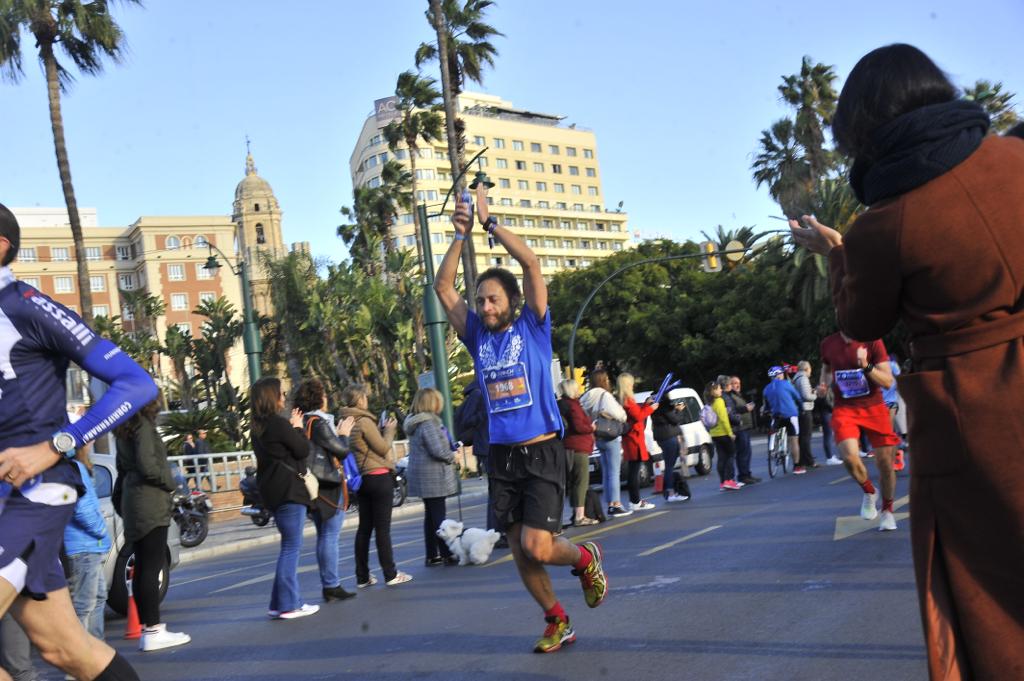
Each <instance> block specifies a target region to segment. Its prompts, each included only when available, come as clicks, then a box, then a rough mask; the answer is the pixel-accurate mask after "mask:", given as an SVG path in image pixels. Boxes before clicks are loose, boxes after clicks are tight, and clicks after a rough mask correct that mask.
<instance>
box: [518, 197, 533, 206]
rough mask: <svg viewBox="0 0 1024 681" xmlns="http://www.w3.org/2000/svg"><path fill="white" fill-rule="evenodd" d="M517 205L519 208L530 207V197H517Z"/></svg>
mask: <svg viewBox="0 0 1024 681" xmlns="http://www.w3.org/2000/svg"><path fill="white" fill-rule="evenodd" d="M519 207H520V208H532V207H533V204H532V203H531V202H530V199H519Z"/></svg>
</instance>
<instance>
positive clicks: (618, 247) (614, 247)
mask: <svg viewBox="0 0 1024 681" xmlns="http://www.w3.org/2000/svg"><path fill="white" fill-rule="evenodd" d="M612 250H613V251H621V250H622V244H620V243H619V242H618V241H616V242H614V243H612Z"/></svg>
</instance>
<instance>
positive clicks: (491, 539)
mask: <svg viewBox="0 0 1024 681" xmlns="http://www.w3.org/2000/svg"><path fill="white" fill-rule="evenodd" d="M462 528H463V525H462V523H460V522H459V521H458V520H451V519H448V520H445V521H444V522H442V523H441V527H439V528H438V530H437V536H438V537H440V538H441V539H443V540H444V543H445V544H447V545H448V548H449V549H450V550H451V552H452V555H455V556H457V557H458V559H459V565H483V564H484V563H486V562H487V559H488V558H489V557H490V555H491V551H493V550H494V545H495V544H496V543H498V540H499V539H500V538H501V535H500V534H498V533H497V532H495V531H494V530H481V529H479V528H476V527H471V528H469V529H468V530H464V529H462Z"/></svg>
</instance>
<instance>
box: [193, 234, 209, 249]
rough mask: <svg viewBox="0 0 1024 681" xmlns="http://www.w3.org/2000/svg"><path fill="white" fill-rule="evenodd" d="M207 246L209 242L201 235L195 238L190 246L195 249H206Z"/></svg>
mask: <svg viewBox="0 0 1024 681" xmlns="http://www.w3.org/2000/svg"><path fill="white" fill-rule="evenodd" d="M209 244H210V242H209V241H207V240H206V237H205V236H203V235H202V234H200V235H199V236H197V237H196V240H195V241H194V242H192V245H193V246H195V247H196V248H206V247H207V246H209Z"/></svg>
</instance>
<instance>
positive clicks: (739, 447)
mask: <svg viewBox="0 0 1024 681" xmlns="http://www.w3.org/2000/svg"><path fill="white" fill-rule="evenodd" d="M752 455H753V452H752V451H751V449H750V431H749V430H737V431H736V474H737V475H738V476H739V478H745V477H747V476H748V475H751V473H750V458H751V456H752ZM739 478H737V479H739Z"/></svg>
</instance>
